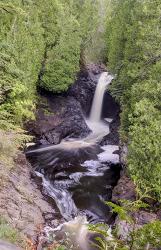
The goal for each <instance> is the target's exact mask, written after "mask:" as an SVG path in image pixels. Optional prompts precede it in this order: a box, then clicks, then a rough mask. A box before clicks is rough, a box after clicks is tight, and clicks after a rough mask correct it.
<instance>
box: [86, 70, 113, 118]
mask: <svg viewBox="0 0 161 250" xmlns="http://www.w3.org/2000/svg"><path fill="white" fill-rule="evenodd" d="M112 79H113V76H112V75H109V74H108V72H103V73H102V74H101V76H100V78H99V80H98V84H97V87H96V91H95V95H94V99H93V103H92V108H91V113H90V119H89V120H90V121H92V122H99V121H100V120H101V113H102V104H103V97H104V93H105V90H106V87H107V86H108V85H109V84H110V83H111V81H112Z"/></svg>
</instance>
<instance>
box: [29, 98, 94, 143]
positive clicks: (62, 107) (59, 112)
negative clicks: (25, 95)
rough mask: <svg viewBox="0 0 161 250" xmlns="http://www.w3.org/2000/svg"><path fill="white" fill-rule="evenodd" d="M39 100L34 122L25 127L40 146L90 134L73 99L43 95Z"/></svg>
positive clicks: (79, 107)
mask: <svg viewBox="0 0 161 250" xmlns="http://www.w3.org/2000/svg"><path fill="white" fill-rule="evenodd" d="M41 98H42V100H43V101H41V103H40V105H39V107H38V109H37V114H36V121H34V122H30V124H28V125H27V127H28V129H29V131H30V133H32V134H35V135H36V136H37V138H38V140H39V143H40V144H43V145H44V144H58V143H59V142H60V141H61V140H62V139H63V138H66V137H68V138H69V137H73V138H82V137H85V136H87V135H88V134H89V133H90V129H89V128H88V126H87V124H86V122H85V119H84V115H83V112H82V108H81V105H80V103H79V102H78V101H77V100H76V99H75V98H74V97H71V96H70V97H63V96H54V95H52V94H44V95H43V96H41ZM43 102H45V105H46V106H44V104H43Z"/></svg>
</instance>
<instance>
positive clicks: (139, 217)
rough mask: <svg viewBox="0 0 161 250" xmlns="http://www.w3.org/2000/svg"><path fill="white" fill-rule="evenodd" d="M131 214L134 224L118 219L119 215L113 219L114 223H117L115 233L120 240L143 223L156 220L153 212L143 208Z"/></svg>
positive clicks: (126, 238)
mask: <svg viewBox="0 0 161 250" xmlns="http://www.w3.org/2000/svg"><path fill="white" fill-rule="evenodd" d="M131 216H132V218H133V220H134V221H135V224H130V223H129V222H127V221H124V220H120V219H119V217H117V219H116V221H115V225H117V229H118V231H117V234H118V236H119V238H120V239H122V240H128V237H129V235H130V233H132V232H133V231H134V230H137V229H139V228H141V227H142V226H143V225H145V224H148V223H150V222H153V221H155V220H157V215H156V214H155V213H152V212H148V211H144V210H140V211H137V212H135V213H132V214H131Z"/></svg>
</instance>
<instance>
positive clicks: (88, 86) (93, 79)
mask: <svg viewBox="0 0 161 250" xmlns="http://www.w3.org/2000/svg"><path fill="white" fill-rule="evenodd" d="M106 70H107V69H106V67H105V66H104V65H96V64H89V65H87V66H86V69H85V70H83V71H81V72H80V73H79V75H78V77H77V80H76V82H75V83H74V84H73V85H72V86H71V87H70V88H69V90H68V95H69V96H73V97H74V98H75V99H76V100H77V101H78V102H80V104H81V107H82V109H83V112H84V113H85V115H88V114H89V112H90V108H91V104H92V100H93V96H94V92H95V89H96V85H97V81H98V78H99V76H100V74H101V73H102V72H104V71H106Z"/></svg>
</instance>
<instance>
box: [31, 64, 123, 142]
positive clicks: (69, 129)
mask: <svg viewBox="0 0 161 250" xmlns="http://www.w3.org/2000/svg"><path fill="white" fill-rule="evenodd" d="M105 70H106V69H105V68H104V66H97V65H94V64H92V65H88V66H87V70H86V71H83V72H80V73H79V75H78V79H77V80H76V82H75V83H74V84H73V85H72V86H71V87H70V89H69V90H68V92H67V93H65V94H62V95H54V94H51V93H49V92H46V91H44V90H41V93H40V101H39V104H38V106H37V111H36V120H35V121H32V122H30V123H28V124H27V129H28V130H29V131H30V132H31V134H33V135H36V138H37V139H36V142H39V143H40V144H43V145H45V144H58V143H60V141H61V140H62V139H64V138H83V137H86V136H87V135H88V134H89V133H90V132H91V130H90V129H89V127H88V126H87V124H86V122H85V116H88V114H89V111H90V108H91V104H92V100H93V97H94V92H95V88H96V84H97V81H98V78H99V76H100V73H101V72H103V71H105ZM102 117H103V118H106V117H108V118H111V119H112V120H113V121H112V122H111V124H110V130H111V133H110V134H109V135H107V136H106V137H105V138H104V139H103V141H102V143H101V144H102V145H104V144H115V145H116V144H118V141H119V139H118V133H117V132H116V131H117V130H118V126H119V105H118V104H117V103H116V102H115V100H114V99H113V98H112V97H111V95H110V94H109V93H108V92H106V93H105V96H104V104H103V111H102ZM115 133H116V134H115Z"/></svg>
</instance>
